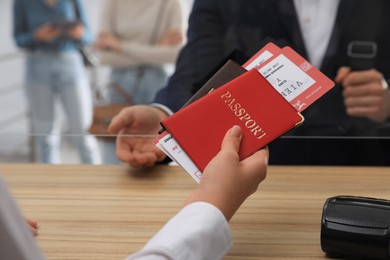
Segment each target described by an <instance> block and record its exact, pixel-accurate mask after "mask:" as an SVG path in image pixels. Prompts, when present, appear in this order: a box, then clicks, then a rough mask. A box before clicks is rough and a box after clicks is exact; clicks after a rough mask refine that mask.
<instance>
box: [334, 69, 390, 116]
mask: <svg viewBox="0 0 390 260" xmlns="http://www.w3.org/2000/svg"><path fill="white" fill-rule="evenodd" d="M335 81H336V82H337V83H340V84H341V85H342V86H343V95H344V104H345V106H346V109H347V111H346V112H347V114H348V115H350V116H356V117H366V118H369V119H371V120H372V121H375V122H379V123H382V122H385V121H386V120H387V119H388V117H389V116H390V92H389V90H388V89H387V88H388V86H387V84H386V81H384V78H383V75H382V73H380V72H379V71H377V70H375V69H371V70H365V71H351V69H350V68H349V67H342V68H340V69H339V71H338V73H337V76H336V79H335Z"/></svg>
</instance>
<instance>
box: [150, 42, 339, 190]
mask: <svg viewBox="0 0 390 260" xmlns="http://www.w3.org/2000/svg"><path fill="white" fill-rule="evenodd" d="M333 86H334V83H333V82H332V81H331V80H330V79H329V78H327V77H326V76H325V75H324V74H322V73H321V72H320V71H319V70H318V69H317V68H315V67H314V66H313V65H312V64H310V63H309V62H308V61H307V60H305V59H304V58H303V57H301V56H300V55H299V54H298V53H296V52H295V51H294V50H293V49H291V48H290V47H284V48H279V47H278V46H277V45H275V44H273V43H272V42H269V43H268V44H267V45H265V46H264V47H263V48H262V49H261V50H260V51H259V52H257V53H256V54H255V55H254V56H253V57H251V58H250V59H249V60H248V61H247V62H246V63H244V64H243V65H242V67H241V66H240V65H238V64H237V63H234V62H232V61H228V62H227V63H226V64H225V65H224V66H223V67H222V68H221V69H220V70H219V71H217V73H215V74H214V76H213V77H211V78H210V80H209V81H208V82H207V83H206V84H205V85H204V86H202V88H201V89H200V90H199V91H198V92H197V93H196V94H195V95H194V96H193V97H192V98H191V99H190V100H189V101H188V102H187V103H186V104H185V106H184V107H183V108H182V109H181V110H179V111H178V112H176V113H175V114H173V115H172V116H170V117H168V118H166V119H165V120H163V121H162V122H161V124H162V125H163V128H164V129H163V130H164V132H162V133H161V134H160V135H159V137H158V138H157V139H156V140H155V142H154V143H155V144H156V146H158V147H159V148H160V149H161V150H162V151H164V153H165V154H166V155H168V156H169V157H170V158H171V159H172V160H174V161H175V162H176V163H178V164H179V165H180V166H181V167H182V168H183V169H185V170H186V171H187V172H188V173H189V175H190V176H192V177H193V178H194V180H195V181H197V182H199V181H200V178H201V177H202V172H203V170H204V168H205V166H206V165H207V164H208V162H209V161H210V160H211V159H212V158H213V157H214V156H215V155H216V154H217V153H218V151H219V150H220V144H221V141H222V138H223V136H224V135H225V133H226V131H227V130H228V129H229V128H231V127H232V126H233V125H240V126H241V128H242V129H243V140H242V144H241V147H240V159H243V158H245V157H247V156H249V155H251V154H252V153H254V152H255V151H257V150H259V149H261V148H262V147H264V146H266V145H267V144H269V143H270V142H271V141H273V140H274V139H276V138H278V137H280V136H281V135H283V134H285V133H286V132H288V131H289V130H290V129H292V128H294V127H295V126H297V125H299V124H300V123H302V122H303V117H302V116H301V114H300V112H302V111H304V110H305V109H306V108H308V107H309V106H310V105H311V104H312V103H313V102H315V101H316V100H317V99H319V98H320V97H321V96H322V95H324V94H326V93H327V92H328V91H329V90H330V89H331V88H332V87H333ZM211 90H212V91H211ZM210 91H211V92H210Z"/></svg>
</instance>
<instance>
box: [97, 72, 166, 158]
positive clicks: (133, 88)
mask: <svg viewBox="0 0 390 260" xmlns="http://www.w3.org/2000/svg"><path fill="white" fill-rule="evenodd" d="M167 78H168V75H167V72H166V71H165V70H164V68H162V67H158V66H141V67H129V68H114V69H112V72H111V76H110V82H111V84H117V85H119V86H120V87H121V88H122V89H123V90H124V91H126V93H128V95H130V96H131V97H132V99H131V101H132V102H133V104H148V103H150V102H152V101H153V100H154V97H155V95H156V94H157V92H158V91H159V90H160V89H161V88H162V87H163V86H165V84H166V81H167ZM108 99H109V103H111V104H113V103H115V104H117V103H119V104H126V103H129V99H128V98H127V97H125V96H124V95H123V94H122V93H120V92H118V91H115V89H112V88H109V89H108ZM102 147H103V161H104V163H107V164H120V161H119V160H118V159H117V158H116V144H115V142H113V141H110V140H104V141H103V142H102Z"/></svg>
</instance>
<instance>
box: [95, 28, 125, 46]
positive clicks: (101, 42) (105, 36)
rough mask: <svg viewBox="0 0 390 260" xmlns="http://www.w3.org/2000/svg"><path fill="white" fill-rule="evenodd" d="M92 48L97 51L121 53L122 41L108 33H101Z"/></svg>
mask: <svg viewBox="0 0 390 260" xmlns="http://www.w3.org/2000/svg"><path fill="white" fill-rule="evenodd" d="M94 47H95V48H96V49H97V50H113V51H121V49H122V41H121V39H119V38H118V37H117V36H115V35H114V34H112V33H110V32H101V33H99V35H98V37H97V40H96V42H95V44H94Z"/></svg>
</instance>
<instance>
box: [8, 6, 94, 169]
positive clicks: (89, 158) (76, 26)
mask: <svg viewBox="0 0 390 260" xmlns="http://www.w3.org/2000/svg"><path fill="white" fill-rule="evenodd" d="M13 8H14V9H13V12H14V13H13V15H14V16H13V23H14V31H13V34H14V38H15V41H16V44H17V46H19V47H20V48H22V49H25V50H26V51H27V62H26V86H25V87H26V94H27V99H28V101H29V106H30V115H31V124H32V131H33V135H35V136H34V148H35V155H36V157H37V161H38V162H41V163H60V162H61V156H60V143H61V139H60V136H59V129H60V127H59V125H58V123H57V122H56V120H55V118H56V116H55V110H56V109H55V105H56V102H57V101H58V99H59V100H60V101H61V103H62V105H63V108H64V111H65V113H66V116H67V119H68V121H67V122H68V126H69V130H70V133H71V134H72V135H74V137H73V141H74V142H75V144H76V146H77V149H78V151H79V153H80V159H81V162H82V163H89V164H98V163H100V162H101V159H100V154H99V150H98V145H97V141H96V139H95V138H94V137H92V136H88V135H87V131H88V128H89V126H90V124H91V121H92V95H91V90H90V86H89V81H88V77H87V74H86V70H85V68H84V64H83V61H82V57H81V55H80V53H79V50H78V45H79V44H80V43H88V42H91V41H92V36H91V32H90V31H89V28H88V25H87V20H86V16H85V13H84V9H83V6H82V3H81V1H80V0H74V1H71V0H70V1H60V0H14V6H13ZM77 10H78V12H79V15H77ZM78 16H79V17H78ZM76 135H77V136H76Z"/></svg>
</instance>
